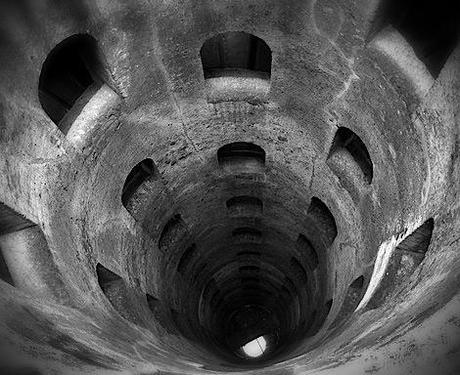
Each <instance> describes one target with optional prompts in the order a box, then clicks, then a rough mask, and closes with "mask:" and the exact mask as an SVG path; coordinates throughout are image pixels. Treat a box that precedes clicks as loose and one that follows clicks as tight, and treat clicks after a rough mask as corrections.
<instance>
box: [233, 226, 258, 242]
mask: <svg viewBox="0 0 460 375" xmlns="http://www.w3.org/2000/svg"><path fill="white" fill-rule="evenodd" d="M232 237H234V238H235V239H236V240H237V241H238V242H239V243H244V242H260V241H261V239H262V232H261V231H259V230H257V229H254V228H246V227H241V228H236V229H234V230H233V231H232Z"/></svg>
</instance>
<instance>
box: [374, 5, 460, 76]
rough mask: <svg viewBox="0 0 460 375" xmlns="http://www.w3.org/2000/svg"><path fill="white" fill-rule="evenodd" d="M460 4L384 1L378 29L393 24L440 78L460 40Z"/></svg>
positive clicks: (433, 73) (380, 11)
mask: <svg viewBox="0 0 460 375" xmlns="http://www.w3.org/2000/svg"><path fill="white" fill-rule="evenodd" d="M456 5H458V4H457V3H456V2H455V1H451V0H440V1H438V2H436V3H434V2H433V1H430V0H390V1H383V2H381V8H380V10H379V12H378V13H379V14H380V16H379V17H378V18H377V19H378V20H380V22H378V24H376V25H375V27H374V28H375V29H376V30H380V29H382V28H383V27H385V26H386V25H392V26H393V27H394V28H395V29H397V30H398V31H399V32H400V33H401V34H402V36H403V37H404V38H405V39H406V41H407V42H408V43H409V44H410V45H411V46H412V48H413V50H414V52H415V54H416V55H417V57H418V58H419V59H420V60H421V61H422V62H423V63H424V64H425V65H426V67H427V68H428V70H429V71H430V72H431V74H432V75H433V76H434V77H435V78H436V77H437V76H438V75H439V73H440V71H441V69H442V67H443V66H444V64H445V62H446V60H447V59H448V57H449V55H450V54H451V52H452V51H453V49H454V48H455V46H456V45H457V43H458V40H459V26H460V22H459V17H458V11H457V7H456ZM374 33H375V32H374Z"/></svg>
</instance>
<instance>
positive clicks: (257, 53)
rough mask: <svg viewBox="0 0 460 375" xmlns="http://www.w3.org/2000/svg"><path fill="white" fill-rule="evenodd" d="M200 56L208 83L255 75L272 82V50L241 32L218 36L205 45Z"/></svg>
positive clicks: (250, 35) (258, 40) (256, 38)
mask: <svg viewBox="0 0 460 375" xmlns="http://www.w3.org/2000/svg"><path fill="white" fill-rule="evenodd" d="M200 56H201V62H202V64H203V71H204V77H205V78H206V79H207V78H213V77H221V76H229V75H230V76H232V75H233V76H234V75H243V74H245V72H251V71H252V72H256V73H257V74H258V75H259V76H260V77H262V78H267V79H268V78H270V74H271V64H272V53H271V50H270V47H268V45H267V43H265V42H264V41H263V40H262V39H260V38H258V37H256V36H254V35H252V34H248V33H244V32H239V31H232V32H227V33H222V34H218V35H216V36H214V37H212V38H211V39H208V40H207V41H206V42H205V43H204V44H203V46H202V47H201V51H200Z"/></svg>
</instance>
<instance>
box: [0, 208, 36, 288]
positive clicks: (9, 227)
mask: <svg viewBox="0 0 460 375" xmlns="http://www.w3.org/2000/svg"><path fill="white" fill-rule="evenodd" d="M32 226H35V224H34V223H32V222H31V221H29V220H27V219H26V218H25V217H24V216H22V215H21V214H19V213H17V212H16V211H14V210H13V209H11V208H10V207H8V206H7V205H5V204H3V203H1V202H0V238H1V237H2V236H4V235H7V234H9V233H13V232H17V231H20V230H22V229H25V228H28V227H32ZM0 242H1V239H0ZM4 253H6V249H2V248H1V246H0V279H2V280H3V281H5V282H7V283H8V284H10V285H13V286H14V285H15V283H14V281H13V277H12V276H11V272H10V269H9V267H8V263H7V260H6V259H5V255H6V256H7V258H9V256H8V255H9V252H8V254H4Z"/></svg>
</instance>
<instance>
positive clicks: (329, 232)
mask: <svg viewBox="0 0 460 375" xmlns="http://www.w3.org/2000/svg"><path fill="white" fill-rule="evenodd" d="M307 214H308V216H310V217H311V219H312V220H313V222H314V223H315V225H316V227H317V228H318V229H319V231H320V234H321V237H322V239H323V241H324V244H325V246H330V245H331V244H332V243H333V242H334V239H335V237H337V225H336V223H335V219H334V216H333V215H332V213H331V211H330V210H329V208H328V207H327V206H326V204H325V203H324V202H323V201H322V200H321V199H319V198H316V197H313V198H312V199H311V202H310V206H309V207H308V211H307Z"/></svg>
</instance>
